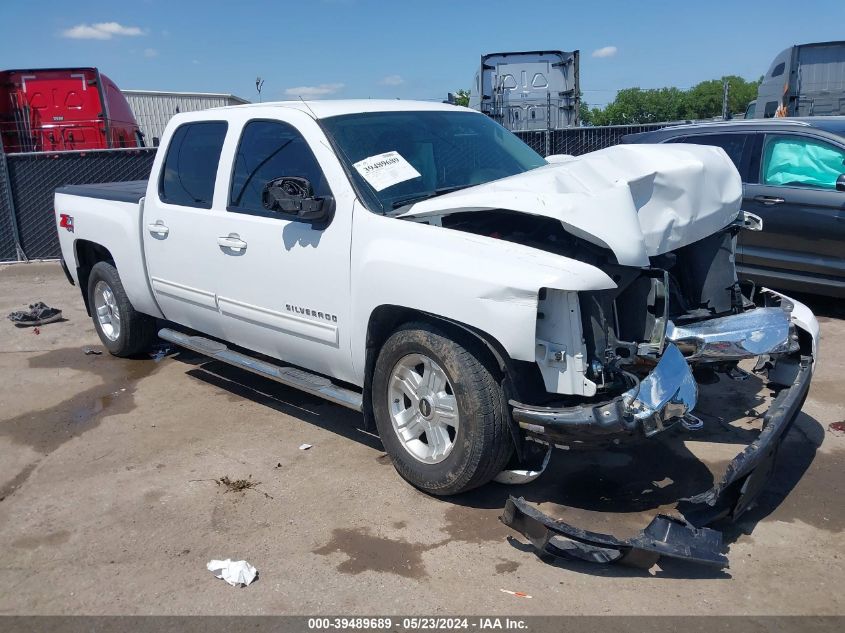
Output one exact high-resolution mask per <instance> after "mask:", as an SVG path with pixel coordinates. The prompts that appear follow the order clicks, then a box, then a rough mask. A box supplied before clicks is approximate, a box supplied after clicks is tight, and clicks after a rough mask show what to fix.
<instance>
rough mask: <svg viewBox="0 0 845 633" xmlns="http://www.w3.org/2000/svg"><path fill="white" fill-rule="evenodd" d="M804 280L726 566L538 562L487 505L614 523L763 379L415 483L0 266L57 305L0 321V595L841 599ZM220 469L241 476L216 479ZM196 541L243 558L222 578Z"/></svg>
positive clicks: (825, 409)
mask: <svg viewBox="0 0 845 633" xmlns="http://www.w3.org/2000/svg"><path fill="white" fill-rule="evenodd" d="M802 299H803V300H808V301H809V303H810V304H811V307H813V309H814V310H815V311H816V312H817V314H818V315H819V317H820V321H821V327H822V335H823V339H824V340H823V342H822V352H821V359H820V361H819V366H818V369H817V372H816V376H815V378H814V381H813V385H812V388H811V391H810V395H809V398H808V400H807V403H806V405H805V406H804V409H803V413H802V414H801V415H800V417H799V419H798V420H797V423H796V425H795V427H794V428H793V429H792V431H791V432H790V434H789V436H788V438H787V441H786V444H785V445H784V448H783V450H782V452H781V459H780V463H779V465H778V470H777V472H776V475H775V477H774V479H773V481H772V482H771V484H770V486H769V488H768V490H767V492H766V493H765V494H764V496H763V497H762V499H761V501H760V503H759V505H758V507H757V508H755V509H754V510H753V511H752V512H751V513H750V514H749V515H747V518H746V519H744V520H743V521H742V523H741V524H740V525H738V526H735V527H734V528H732V529H731V530H730V531H729V532H728V533H727V538H728V540H729V542H730V549H729V557H730V560H731V566H730V569H728V570H726V571H724V572H714V571H711V570H709V569H706V568H702V567H698V566H694V565H686V564H681V563H672V562H661V563H660V564H658V565H657V566H655V567H654V568H652V569H651V570H649V571H643V570H636V569H628V568H623V567H601V566H594V565H589V564H585V563H584V564H582V563H572V564H565V565H552V564H548V563H546V562H543V561H541V560H540V559H539V558H537V557H536V556H535V555H534V554H533V553H531V552H530V551H529V549H528V548H527V547H526V546H525V545H524V543H523V541H522V537H519V538H516V539H513V538H510V539H509V538H508V537H512V536H519V535H515V534H514V533H512V532H511V531H510V530H508V529H507V528H506V527H504V526H503V525H502V524H501V523H500V522H499V521H498V515H499V514H500V512H501V509H502V507H503V505H504V502H505V500H506V498H507V496H508V494H511V493H515V494H520V495H523V496H525V497H526V498H527V499H529V500H530V501H532V502H534V503H537V504H540V506H541V508H542V509H543V510H544V511H546V512H549V513H552V514H554V515H556V516H559V517H561V518H563V519H564V520H566V521H568V522H570V523H574V524H576V525H579V526H582V527H587V528H592V529H597V530H600V531H609V532H613V533H614V534H617V535H619V534H622V535H625V534H628V533H633V532H634V531H636V530H638V529H640V528H642V527H644V526H645V525H646V524H647V523H648V521H649V519H650V517H651V516H653V514H654V513H655V512H656V511H658V510H659V509H663V510H665V509H671V508H672V507H673V504H674V502H675V501H676V500H677V499H678V498H680V497H682V496H686V495H688V494H691V493H694V492H698V491H701V490H703V489H705V488H707V487H709V486H710V485H711V484H712V482H713V476H714V473H715V474H716V476H718V475H719V474H720V472H721V470H720V469H722V470H723V469H724V467H725V465H726V463H727V462H728V461H729V460H730V459H731V458H732V457H733V456H734V455H735V454H736V453H738V452H739V451H740V450H741V449H742V447H743V445H744V443H746V442H747V441H748V440H749V437H752V436H753V429H754V428H755V424H756V423H758V422H759V413H760V412H762V411H763V410H764V409H765V406H766V405H765V400H766V399H767V398H768V395H769V391H768V390H767V389H765V387H764V385H763V384H762V383H761V382H760V381H759V380H758V379H757V378H751V379H749V380H747V381H745V382H734V381H731V380H726V379H723V380H722V381H721V382H720V383H718V384H716V385H711V386H707V387H705V388H704V389H703V390H702V391H703V394H702V401H701V404H700V411H701V414H700V415H701V417H702V418H703V419H704V420H705V430H704V431H703V432H699V433H697V434H691V433H686V434H684V433H680V432H671V433H668V434H666V437H663V438H661V439H659V440H654V441H652V442H648V443H646V444H644V445H641V446H639V447H636V448H630V449H627V450H614V451H606V452H596V453H583V454H566V453H563V452H556V454H555V455H554V458H553V461H552V466H551V467H550V470H549V471H548V472H547V473H546V474H545V475H544V476H543V477H542V478H541V479H540V480H538V481H537V482H535V483H533V484H531V485H529V486H524V487H508V486H503V485H499V484H491V485H488V486H486V487H485V488H483V489H481V490H478V491H475V492H473V493H469V494H466V495H462V496H460V497H457V498H451V499H435V498H432V497H428V496H426V495H424V494H421V493H420V492H418V491H416V490H414V489H413V488H411V487H410V486H408V485H407V484H405V483H404V482H403V481H402V480H401V479H400V478H399V477H398V475H397V474H396V473H395V471H394V470H393V468H392V466H391V464H390V461H389V459H387V457H386V456H385V455H384V453H383V451H382V448H381V444H380V442H379V440H378V438H377V437H376V436H374V435H372V434H371V433H369V432H367V431H366V430H365V429H363V428H361V420H360V418H359V416H358V415H357V414H354V413H353V412H350V411H347V410H345V409H343V408H340V407H337V406H334V405H330V404H326V403H323V402H321V401H320V400H318V399H315V398H312V397H309V396H306V395H303V394H300V393H298V392H296V391H293V390H290V389H287V388H285V387H282V386H280V385H277V384H275V383H272V382H268V381H264V380H262V379H259V378H257V377H255V376H251V375H247V374H245V373H243V372H240V371H238V370H235V369H232V368H228V367H226V366H225V365H221V364H219V363H215V362H207V361H204V360H203V359H202V358H200V357H197V356H194V355H191V354H187V353H177V354H174V355H171V356H168V357H167V358H164V359H163V360H161V361H160V362H156V361H155V360H153V359H152V358H142V359H137V360H120V359H117V358H113V357H111V356H109V355H108V354H107V353H104V354H102V355H86V354H85V353H84V350H86V349H89V348H92V349H102V347H101V345H100V344H99V340H98V339H97V336H96V334H95V333H94V329H93V326H92V324H91V321H90V319H89V318H88V317H87V316H86V314H85V312H84V309H83V304H82V300H81V298H80V296H79V292H78V290H77V289H76V288H73V287H71V286H69V285H68V284H67V282H66V280H65V278H64V276H63V274H62V272H61V270H60V268H59V266H58V264H55V263H39V264H28V265H11V266H4V267H0V312H2V314H4V315H5V314H7V313H8V312H11V311H12V310H16V309H20V308H22V307H24V306H25V305H26V304H28V303H31V302H33V301H36V300H41V301H44V302H46V303H48V304H49V305H53V306H57V307H60V308H62V309H63V310H64V316H65V318H66V320H65V321H64V322H61V323H55V324H50V325H46V326H43V327H42V328H40V333H39V334H37V335H36V334H35V333H34V332H33V330H32V329H23V328H16V327H14V326H13V325H12V324H11V323H10V322H7V321H3V323H5V325H0V372H2V374H1V375H2V376H3V381H2V383H0V410H2V413H1V414H0V543H3V556H2V561H0V613H2V614H24V613H37V614H198V613H203V614H241V613H243V614H317V613H326V614H329V613H330V614H378V613H388V614H408V613H413V614H424V615H431V614H467V613H475V614H478V613H483V614H505V613H508V614H515V615H530V614H604V613H613V614H714V613H720V614H815V615H824V614H843V613H845V609H843V604H844V603H843V597H842V591H841V588H842V586H843V585H844V584H845V571H843V565H842V560H841V559H842V558H843V555H845V547H843V545H842V541H841V540H840V539H841V537H842V531H843V529H845V506H843V503H842V490H843V486H842V482H843V466H845V437H842V436H841V434H838V433H837V432H835V431H832V430H830V429H829V425H830V424H831V423H834V422H840V421H842V420H843V419H845V402H844V401H843V397H842V396H843V388H842V384H841V382H840V381H841V376H842V375H843V370H844V369H845V360H843V358H845V340H843V339H845V336H843V335H845V322H843V321H842V320H841V318H842V317H843V316H845V314H843V311H842V308H839V307H837V304H836V302H833V301H829V300H824V299H819V298H812V297H810V298H802ZM840 352H841V353H842V355H840ZM720 418H721V420H720ZM302 443H309V444H312V445H313V448H311V449H310V450H307V451H303V450H299V448H298V447H299V446H300V444H302ZM699 460H701V461H699ZM223 476H228V477H230V478H232V479H238V478H251V479H252V480H254V481H256V482H258V483H257V485H256V486H255V487H254V488H252V489H249V490H245V491H243V492H227V491H226V489H225V488H224V487H221V486H219V485H218V484H217V483H216V482H215V480H217V479H219V478H221V477H223ZM212 558H234V559H240V558H245V559H246V560H248V561H249V562H251V563H252V564H254V565H255V566H256V567H257V568H258V569H259V573H260V578H259V580H258V581H257V582H255V583H254V584H253V585H251V586H250V587H248V588H243V589H235V588H232V587H229V586H228V585H226V584H225V583H224V582H222V581H220V580H217V579H215V578H214V577H213V576H212V575H211V573H210V572H208V571H207V570H206V568H205V565H206V563H207V562H208V561H209V560H210V559H212ZM501 589H506V590H511V591H518V592H524V593H527V594H529V595H531V596H532V598H530V599H528V598H521V597H516V596H513V595H510V594H506V593H503V592H502V591H500V590H501Z"/></svg>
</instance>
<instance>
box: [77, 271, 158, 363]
mask: <svg viewBox="0 0 845 633" xmlns="http://www.w3.org/2000/svg"><path fill="white" fill-rule="evenodd" d="M88 306H89V307H90V309H91V318H92V319H93V320H94V328H95V329H96V330H97V334H98V335H99V337H100V340H101V341H102V342H103V345H104V346H105V347H106V349H108V350H109V352H111V353H112V354H113V355H115V356H121V357H125V356H132V355H134V354H137V353H138V352H141V351H143V350H144V349H146V348H147V347H149V345H150V344H151V343H152V342H153V341H154V340H155V336H156V327H155V326H156V322H155V319H154V318H153V317H151V316H148V315H146V314H141V313H140V312H138V311H137V310H135V308H133V307H132V304H131V303H130V302H129V297H127V296H126V291H125V290H124V289H123V283H122V282H121V281H120V275H118V274H117V269H116V268H115V267H114V266H112V265H111V264H110V263H108V262H97V263H96V264H94V267H93V268H92V269H91V274H90V275H89V276H88Z"/></svg>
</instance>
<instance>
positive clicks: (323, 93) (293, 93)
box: [285, 84, 346, 99]
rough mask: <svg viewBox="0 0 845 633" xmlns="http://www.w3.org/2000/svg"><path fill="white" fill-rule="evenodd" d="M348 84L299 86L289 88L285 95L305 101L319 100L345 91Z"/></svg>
mask: <svg viewBox="0 0 845 633" xmlns="http://www.w3.org/2000/svg"><path fill="white" fill-rule="evenodd" d="M345 85H346V84H320V85H318V86H297V87H296V88H288V89H287V90H285V94H286V95H288V96H289V97H302V98H303V99H317V98H319V97H327V96H329V95H333V94H334V93H336V92H339V91H340V90H343V88H344V86H345Z"/></svg>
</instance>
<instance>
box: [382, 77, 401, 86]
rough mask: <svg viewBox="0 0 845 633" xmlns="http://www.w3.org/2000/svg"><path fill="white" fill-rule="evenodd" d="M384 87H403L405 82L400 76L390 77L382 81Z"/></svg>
mask: <svg viewBox="0 0 845 633" xmlns="http://www.w3.org/2000/svg"><path fill="white" fill-rule="evenodd" d="M381 83H382V85H385V86H401V85H402V84H403V83H405V80H404V79H402V77H400V76H399V75H388V76H387V77H385V78H384V79H382V80H381Z"/></svg>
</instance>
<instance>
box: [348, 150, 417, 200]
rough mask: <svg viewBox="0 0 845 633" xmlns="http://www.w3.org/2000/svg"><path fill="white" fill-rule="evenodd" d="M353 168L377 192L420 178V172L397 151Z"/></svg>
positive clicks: (362, 162)
mask: <svg viewBox="0 0 845 633" xmlns="http://www.w3.org/2000/svg"><path fill="white" fill-rule="evenodd" d="M353 167H355V169H356V170H357V171H358V173H359V174H361V176H363V178H364V180H366V181H367V182H368V183H370V185H371V186H372V188H373V189H375V190H376V191H381V190H382V189H387V188H388V187H392V186H393V185H398V184H399V183H400V182H405V181H406V180H411V179H413V178H419V177H420V172H418V171H417V170H416V169H414V166H413V165H411V163H409V162H408V161H407V160H405V159H404V158H403V157H402V155H401V154H400V153H399V152H395V151H394V152H385V153H384V154H378V155H376V156H370V157H368V158H365V159H364V160H359V161H358V162H357V163H355V164H354V165H353Z"/></svg>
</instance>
